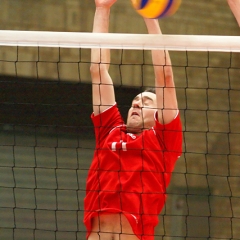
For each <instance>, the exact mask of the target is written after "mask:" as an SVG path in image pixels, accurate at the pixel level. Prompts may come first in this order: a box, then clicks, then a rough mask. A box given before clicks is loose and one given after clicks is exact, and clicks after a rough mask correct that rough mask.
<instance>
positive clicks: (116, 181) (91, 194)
mask: <svg viewBox="0 0 240 240" xmlns="http://www.w3.org/2000/svg"><path fill="white" fill-rule="evenodd" d="M115 2H116V0H95V4H96V11H95V16H94V24H93V32H95V33H98V32H101V33H107V32H108V30H109V16H110V9H111V6H112V5H113V4H114V3H115ZM144 21H145V23H146V27H147V29H148V33H150V34H161V30H160V27H159V23H158V21H157V20H152V19H144ZM152 61H153V66H154V73H155V76H153V77H155V90H156V93H155V92H154V91H145V92H142V93H139V94H138V95H137V96H135V97H134V98H133V101H132V104H131V107H130V109H129V112H128V118H127V123H126V125H125V124H124V121H123V120H122V118H121V115H120V113H119V111H118V108H117V104H116V102H115V95H114V87H113V83H112V79H111V76H110V75H109V72H108V70H109V65H110V64H109V63H110V51H109V50H107V49H101V50H100V49H92V51H91V67H90V72H91V77H92V96H93V114H92V121H93V123H94V127H95V135H96V149H95V153H94V158H93V161H92V164H91V167H90V170H89V175H88V178H87V187H86V197H85V199H84V207H85V216H84V223H85V226H86V228H87V238H88V240H138V239H142V240H152V239H154V228H155V226H156V225H157V223H158V215H159V213H160V212H161V210H162V208H163V206H164V203H165V200H166V188H167V186H168V184H169V182H170V178H171V172H172V171H173V169H174V165H175V162H176V160H177V159H178V158H179V157H180V155H181V151H182V129H181V122H180V116H179V110H178V104H177V98H176V92H175V86H174V81H173V73H172V68H171V61H170V57H169V54H168V52H167V51H162V50H154V51H152Z"/></svg>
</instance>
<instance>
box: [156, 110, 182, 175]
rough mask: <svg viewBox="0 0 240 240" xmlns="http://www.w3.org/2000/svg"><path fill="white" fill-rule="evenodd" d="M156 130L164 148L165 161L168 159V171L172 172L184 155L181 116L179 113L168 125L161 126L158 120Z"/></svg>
mask: <svg viewBox="0 0 240 240" xmlns="http://www.w3.org/2000/svg"><path fill="white" fill-rule="evenodd" d="M156 119H157V116H156ZM154 130H155V131H156V135H157V138H158V140H159V142H160V144H161V145H162V146H163V150H164V155H165V159H167V162H165V167H166V171H167V172H172V171H173V168H174V165H175V162H176V160H177V159H178V158H179V157H180V156H181V154H182V123H181V120H180V114H179V113H178V115H177V116H176V118H175V119H173V120H172V122H170V123H168V124H161V123H159V122H158V121H157V120H156V124H155V127H154Z"/></svg>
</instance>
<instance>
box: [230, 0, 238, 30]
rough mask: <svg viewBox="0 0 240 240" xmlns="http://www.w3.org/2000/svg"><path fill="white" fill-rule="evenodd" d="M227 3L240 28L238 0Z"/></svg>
mask: <svg viewBox="0 0 240 240" xmlns="http://www.w3.org/2000/svg"><path fill="white" fill-rule="evenodd" d="M227 1H228V5H229V7H230V9H231V10H232V13H233V15H234V16H235V18H236V20H237V22H238V25H239V27H240V0H227Z"/></svg>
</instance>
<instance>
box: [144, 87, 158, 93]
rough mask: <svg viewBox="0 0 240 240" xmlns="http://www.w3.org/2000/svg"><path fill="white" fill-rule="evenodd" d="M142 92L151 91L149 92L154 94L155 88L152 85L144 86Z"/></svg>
mask: <svg viewBox="0 0 240 240" xmlns="http://www.w3.org/2000/svg"><path fill="white" fill-rule="evenodd" d="M144 92H151V93H154V94H156V89H155V88H154V87H149V88H146V89H145V90H144Z"/></svg>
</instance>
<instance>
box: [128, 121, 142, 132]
mask: <svg viewBox="0 0 240 240" xmlns="http://www.w3.org/2000/svg"><path fill="white" fill-rule="evenodd" d="M142 129H143V124H142V122H137V121H128V122H127V131H128V132H131V133H139V132H141V131H142Z"/></svg>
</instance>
